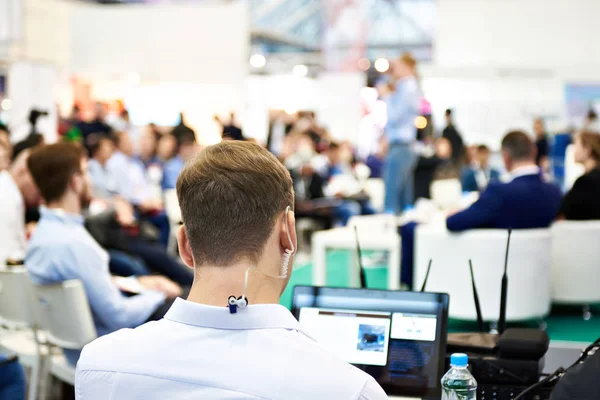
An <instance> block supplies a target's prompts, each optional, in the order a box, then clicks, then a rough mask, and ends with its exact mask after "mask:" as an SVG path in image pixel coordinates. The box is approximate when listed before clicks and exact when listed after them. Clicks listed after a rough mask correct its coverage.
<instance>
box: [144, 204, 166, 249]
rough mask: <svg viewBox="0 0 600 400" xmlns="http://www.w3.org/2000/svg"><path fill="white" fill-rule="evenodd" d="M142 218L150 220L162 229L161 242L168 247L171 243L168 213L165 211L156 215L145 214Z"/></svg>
mask: <svg viewBox="0 0 600 400" xmlns="http://www.w3.org/2000/svg"><path fill="white" fill-rule="evenodd" d="M140 219H142V220H145V221H148V222H150V223H151V224H152V225H154V226H155V227H156V228H157V229H158V230H159V231H160V243H162V245H163V246H164V247H165V248H166V247H167V246H168V244H169V233H170V231H171V226H170V224H169V218H168V217H167V214H165V213H164V212H161V213H159V214H156V215H152V214H145V215H142V216H141V217H140Z"/></svg>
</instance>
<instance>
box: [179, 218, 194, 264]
mask: <svg viewBox="0 0 600 400" xmlns="http://www.w3.org/2000/svg"><path fill="white" fill-rule="evenodd" d="M177 245H178V247H179V256H180V257H181V259H182V260H183V262H184V263H185V265H187V266H188V267H190V268H194V256H193V254H192V247H191V246H190V241H189V240H188V237H187V232H186V231H185V226H184V225H181V226H180V227H179V230H178V231H177Z"/></svg>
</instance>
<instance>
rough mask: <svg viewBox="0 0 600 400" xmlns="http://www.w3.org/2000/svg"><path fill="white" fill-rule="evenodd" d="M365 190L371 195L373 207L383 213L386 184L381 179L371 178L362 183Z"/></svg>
mask: <svg viewBox="0 0 600 400" xmlns="http://www.w3.org/2000/svg"><path fill="white" fill-rule="evenodd" d="M362 188H363V190H364V191H365V192H366V193H367V194H368V195H369V199H370V200H371V206H372V207H373V208H374V209H375V210H377V211H379V212H382V211H383V206H384V198H385V183H384V182H383V179H381V178H369V179H367V180H366V181H365V182H362Z"/></svg>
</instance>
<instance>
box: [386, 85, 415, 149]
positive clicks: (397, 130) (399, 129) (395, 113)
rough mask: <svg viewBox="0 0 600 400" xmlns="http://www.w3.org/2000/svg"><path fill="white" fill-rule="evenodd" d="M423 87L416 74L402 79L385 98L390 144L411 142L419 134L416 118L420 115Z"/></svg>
mask: <svg viewBox="0 0 600 400" xmlns="http://www.w3.org/2000/svg"><path fill="white" fill-rule="evenodd" d="M421 97H422V93H421V89H419V84H418V83H417V79H416V78H415V77H414V76H409V77H407V78H403V79H400V80H399V81H398V82H397V83H396V88H395V90H394V92H393V93H391V94H390V95H388V96H386V97H384V98H383V100H384V101H385V104H386V105H387V119H388V121H387V124H386V126H385V133H386V135H387V137H388V139H389V142H390V144H397V143H402V144H410V143H412V142H413V141H414V140H415V138H416V136H417V128H416V127H415V119H416V118H417V117H418V116H419V115H420V104H421Z"/></svg>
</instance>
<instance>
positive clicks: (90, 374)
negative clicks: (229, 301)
mask: <svg viewBox="0 0 600 400" xmlns="http://www.w3.org/2000/svg"><path fill="white" fill-rule="evenodd" d="M223 301H224V302H225V301H226V299H223ZM75 393H76V396H77V399H79V400H90V399H91V400H96V399H98V400H100V399H102V400H112V399H119V400H120V399H178V400H186V399H190V400H191V399H225V400H233V399H236V400H239V399H281V400H293V399H328V400H335V399H340V400H341V399H364V400H366V399H369V400H372V399H377V400H384V399H387V396H386V394H385V392H384V391H383V389H381V387H380V386H379V385H378V384H377V383H376V382H375V380H374V379H373V378H372V377H371V376H369V375H368V374H366V373H365V372H363V371H360V370H359V369H357V368H355V367H353V366H351V365H350V364H347V363H346V362H344V361H342V360H340V359H338V358H336V357H335V356H334V355H333V354H331V353H330V352H329V351H327V350H325V349H323V348H322V347H320V346H319V345H318V344H317V343H316V342H315V341H314V340H313V339H312V338H310V337H309V336H308V335H307V334H306V333H305V332H304V330H303V328H302V326H301V325H300V324H299V323H298V321H296V319H295V318H294V317H293V315H292V314H291V313H290V312H289V311H288V310H287V309H286V308H285V307H283V306H281V305H278V304H262V305H250V306H248V307H247V308H245V309H242V310H238V312H237V314H230V313H229V309H228V308H227V307H214V306H206V305H202V304H197V303H193V302H189V301H186V300H182V299H177V300H176V301H175V303H174V304H173V306H172V307H171V309H170V310H169V312H168V313H167V314H166V316H165V317H164V319H162V320H160V321H157V322H150V323H147V324H144V325H142V326H140V327H138V328H136V329H133V330H132V329H123V330H120V331H118V332H116V333H113V334H110V335H108V336H104V337H102V338H99V339H97V340H96V341H94V342H92V343H91V344H89V345H87V346H86V347H85V348H84V350H83V353H82V356H81V359H80V360H79V363H78V364H77V373H76V377H75Z"/></svg>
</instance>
